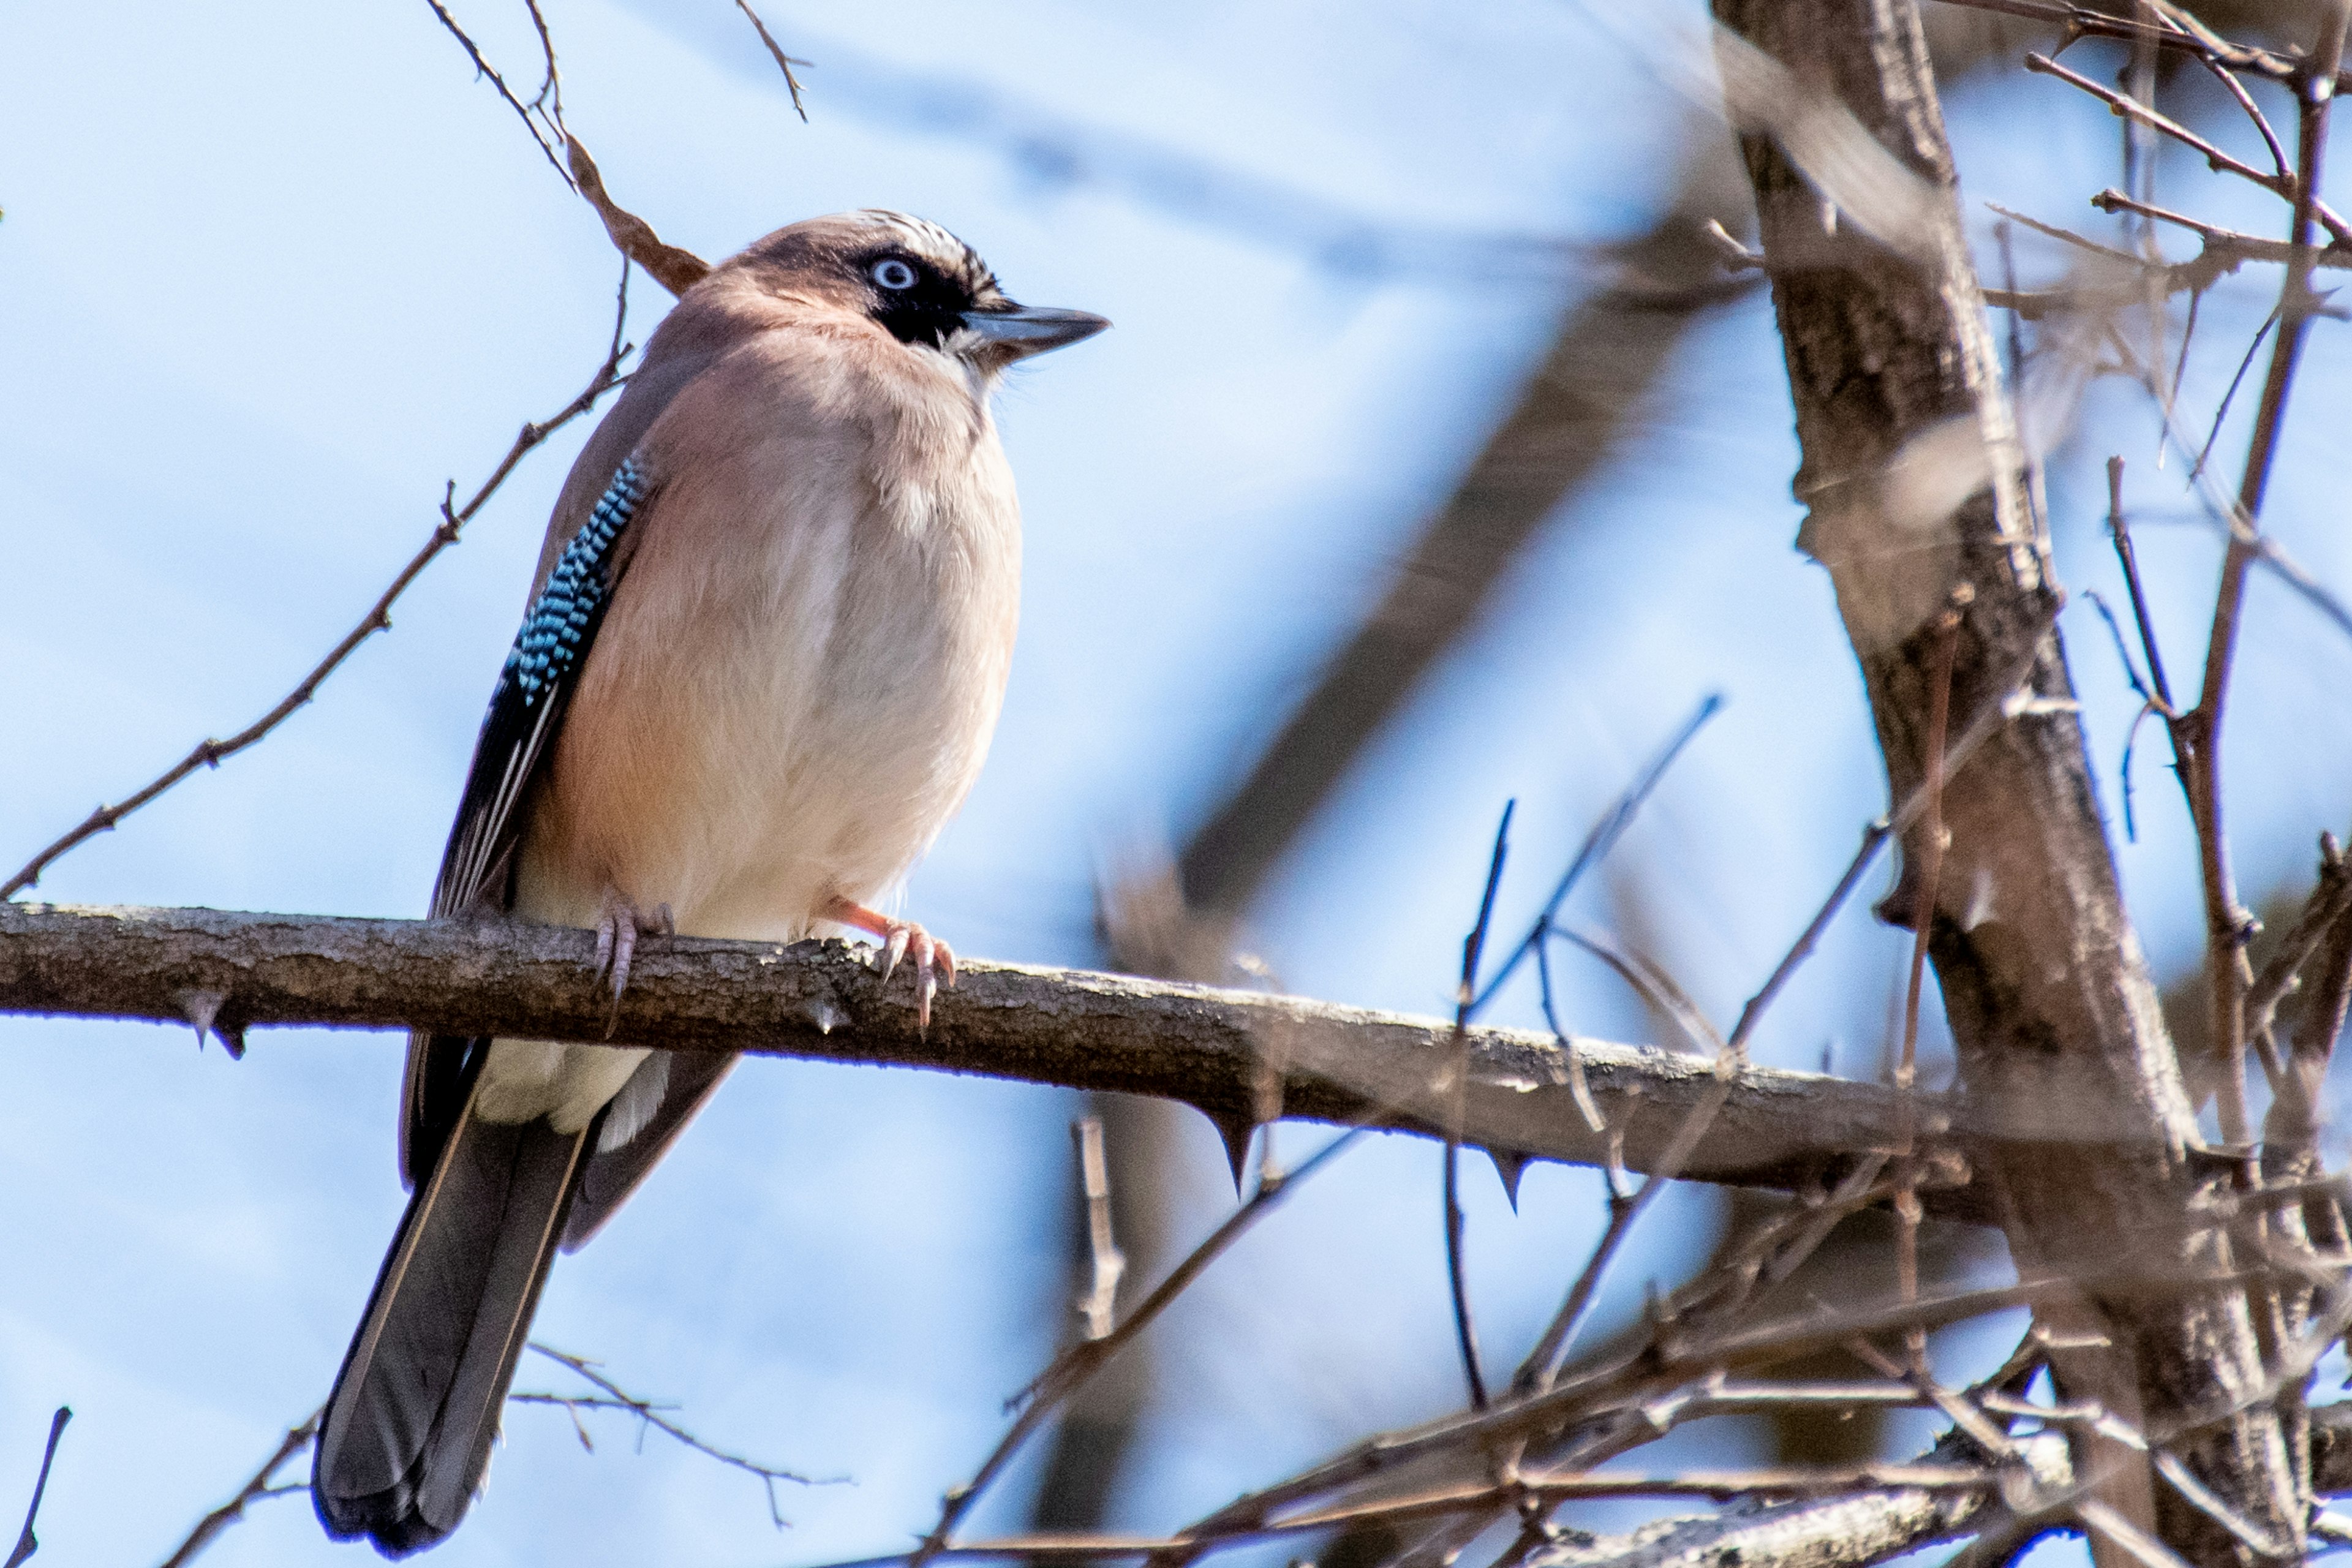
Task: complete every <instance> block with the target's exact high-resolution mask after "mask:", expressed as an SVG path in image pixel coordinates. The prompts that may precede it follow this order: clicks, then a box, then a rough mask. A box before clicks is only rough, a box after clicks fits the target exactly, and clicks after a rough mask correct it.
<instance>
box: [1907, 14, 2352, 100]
mask: <svg viewBox="0 0 2352 1568" xmlns="http://www.w3.org/2000/svg"><path fill="white" fill-rule="evenodd" d="M1945 4H1946V5H1958V6H1962V7H1964V8H1966V9H1968V10H1971V11H1991V12H1995V13H1997V14H1999V15H2000V16H2023V17H2026V18H2027V19H2029V20H2031V21H2036V22H2046V23H2049V24H2051V25H2052V26H2056V27H2058V28H2060V29H2062V30H2063V32H2064V34H2065V36H2066V37H2067V38H2068V39H2069V40H2072V39H2074V38H2120V39H2123V40H2124V41H2126V42H2138V41H2141V40H2145V41H2147V42H2148V43H2151V44H2154V45H2155V46H2156V47H2158V48H2160V49H2169V50H2173V51H2175V52H2177V53H2180V54H2188V55H2194V56H2196V57H2197V58H2200V59H2202V60H2207V61H2210V62H2211V63H2213V64H2215V65H2219V66H2223V67H2226V68H2229V69H2231V70H2242V71H2252V72H2253V73H2254V74H2255V75H2256V76H2261V77H2266V78H2268V79H2271V80H2273V81H2282V82H2284V81H2294V80H2298V79H2301V78H2302V77H2303V76H2304V74H2305V71H2306V70H2307V69H2308V67H2307V66H2306V64H2305V62H2304V61H2303V60H2300V59H2297V58H2294V56H2291V55H2283V54H2279V53H2277V52H2275V51H2274V50H2271V49H2263V48H2256V47H2253V46H2252V45H2250V44H2234V43H2231V42H2230V41H2228V40H2227V39H2223V38H2219V37H2214V36H2213V35H2212V34H2210V33H2207V32H2204V31H2202V30H2201V29H2200V30H2199V31H2196V32H2189V31H2181V30H2176V29H2173V28H2168V27H2159V26H2154V25H2152V24H2150V23H2147V22H2143V21H2139V20H2137V19H2136V18H2130V17H2124V16H2116V15H2115V14H2114V13H2113V12H2109V11H2100V10H2096V9H2094V8H2093V7H2091V6H2088V5H2069V4H2065V3H2064V0H1945ZM2337 85H2339V86H2342V87H2347V88H2352V79H2347V78H2343V77H2339V78H2338V83H2337Z"/></svg>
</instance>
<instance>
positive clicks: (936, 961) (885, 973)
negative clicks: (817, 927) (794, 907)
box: [824, 899, 956, 1029]
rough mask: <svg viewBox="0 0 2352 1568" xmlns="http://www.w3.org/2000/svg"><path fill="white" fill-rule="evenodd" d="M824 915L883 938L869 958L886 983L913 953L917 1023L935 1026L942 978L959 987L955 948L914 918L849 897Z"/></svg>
mask: <svg viewBox="0 0 2352 1568" xmlns="http://www.w3.org/2000/svg"><path fill="white" fill-rule="evenodd" d="M824 918H825V919H827V920H829V921H839V922H840V923H841V924H843V925H845V926H854V927H856V929H857V930H859V931H865V932H866V933H867V934H869V935H872V936H876V937H879V938H880V939H881V942H882V945H881V946H880V947H878V948H877V949H876V950H875V953H874V956H873V958H872V959H871V960H869V961H868V962H870V963H872V964H873V966H874V968H875V969H876V970H877V971H879V972H880V973H881V976H882V983H883V984H886V985H887V984H889V981H890V976H891V975H893V974H895V973H898V965H899V963H900V962H901V961H903V960H905V959H908V958H910V957H911V958H912V959H913V960H914V970H915V1026H916V1027H917V1028H919V1029H929V1027H930V1026H931V999H932V998H933V997H934V996H937V995H938V994H940V981H941V980H943V979H944V980H945V981H946V982H947V986H948V989H949V990H950V991H952V990H954V989H955V983H956V962H955V952H954V950H953V949H952V948H950V947H949V946H948V944H947V943H946V942H941V941H940V939H939V938H937V937H935V936H933V935H932V934H931V933H930V932H929V931H925V930H924V929H923V928H922V927H921V926H919V925H917V924H916V923H915V922H914V921H902V920H896V919H893V918H892V917H891V916H889V915H885V914H878V913H877V912H876V911H874V910H869V909H867V908H866V907H865V906H864V905H862V904H854V903H851V902H850V901H849V900H846V899H840V900H835V901H834V903H833V904H832V905H830V906H829V907H828V908H827V909H826V910H825V912H824Z"/></svg>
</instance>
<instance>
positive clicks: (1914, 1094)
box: [1895, 584, 1965, 1377]
mask: <svg viewBox="0 0 2352 1568" xmlns="http://www.w3.org/2000/svg"><path fill="white" fill-rule="evenodd" d="M1964 586H1965V584H1964ZM1954 597H1955V598H1956V599H1958V597H1959V595H1957V594H1956V595H1954ZM1959 636H1960V612H1959V609H1958V607H1957V606H1955V607H1954V608H1951V609H1948V610H1946V611H1945V612H1944V613H1943V614H1942V615H1941V616H1938V617H1937V624H1936V675H1935V685H1934V687H1933V689H1932V690H1931V692H1930V695H1929V706H1928V710H1927V759H1926V760H1927V780H1926V782H1925V784H1923V785H1922V787H1923V788H1924V789H1925V790H1926V791H1927V816H1926V818H1925V820H1923V821H1922V822H1921V823H1920V825H1919V841H1920V846H1921V848H1920V855H1919V893H1918V899H1917V901H1916V903H1915V904H1914V905H1913V907H1912V919H1913V926H1914V935H1913V938H1912V942H1911V973H1910V977H1909V980H1908V983H1907V984H1906V988H1905V991H1904V995H1903V1052H1902V1056H1901V1057H1900V1058H1898V1059H1897V1061H1896V1062H1895V1093H1896V1094H1897V1095H1898V1096H1900V1097H1901V1103H1902V1107H1903V1128H1902V1133H1901V1141H1900V1143H1899V1146H1898V1147H1897V1148H1896V1149H1895V1170H1896V1172H1897V1179H1898V1180H1899V1181H1900V1182H1901V1184H1902V1189H1901V1191H1899V1192H1898V1193H1897V1194H1895V1222H1896V1225H1897V1227H1898V1229H1897V1233H1896V1237H1895V1277H1896V1280H1897V1289H1899V1290H1900V1291H1901V1293H1902V1297H1903V1300H1906V1301H1916V1300H1918V1299H1919V1186H1918V1175H1917V1167H1916V1152H1917V1146H1918V1136H1919V1121H1918V1117H1919V1003H1920V999H1921V993H1922V992H1923V991H1924V990H1925V989H1926V986H1927V942H1928V939H1929V938H1930V937H1931V936H1932V935H1933V934H1934V931H1935V929H1936V900H1937V893H1938V890H1939V884H1940V882H1941V880H1942V878H1943V874H1944V849H1945V838H1946V833H1945V829H1944V732H1945V731H1946V729H1947V728H1948V726H1949V724H1950V723H1951V714H1952V660H1953V657H1954V655H1955V653H1956V652H1957V651H1958V644H1959ZM1905 1347H1906V1350H1908V1352H1910V1357H1911V1365H1910V1370H1911V1371H1912V1372H1913V1373H1916V1375H1918V1376H1921V1377H1925V1376H1926V1375H1927V1331H1925V1330H1923V1329H1916V1328H1915V1329H1913V1330H1911V1331H1909V1332H1908V1333H1907V1334H1906V1336H1905Z"/></svg>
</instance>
